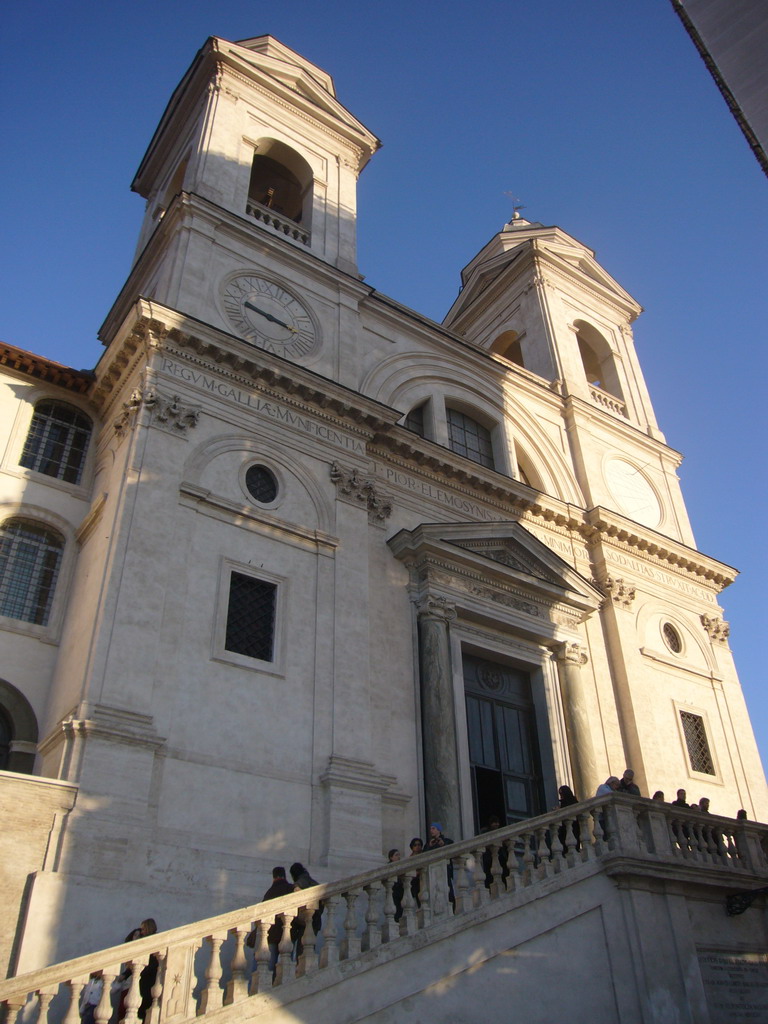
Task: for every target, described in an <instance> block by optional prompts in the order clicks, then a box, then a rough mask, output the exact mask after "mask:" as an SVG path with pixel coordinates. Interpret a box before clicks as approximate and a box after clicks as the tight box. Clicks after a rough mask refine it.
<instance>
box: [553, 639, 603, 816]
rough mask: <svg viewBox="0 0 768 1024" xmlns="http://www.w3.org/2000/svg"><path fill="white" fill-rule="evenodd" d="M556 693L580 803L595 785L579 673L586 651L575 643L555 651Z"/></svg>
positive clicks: (583, 682)
mask: <svg viewBox="0 0 768 1024" xmlns="http://www.w3.org/2000/svg"><path fill="white" fill-rule="evenodd" d="M556 656H557V662H558V668H559V671H560V690H561V692H562V695H563V708H564V711H565V727H566V731H567V733H568V743H569V745H570V748H571V770H572V771H573V785H574V789H575V791H576V795H577V796H578V797H579V799H580V800H586V799H587V798H588V797H591V796H592V795H593V793H594V790H595V787H596V786H597V785H598V779H597V764H596V761H595V748H594V745H593V743H592V729H593V723H591V722H590V720H589V701H588V698H587V680H586V679H585V677H584V673H583V672H582V671H581V669H582V666H583V665H586V663H587V662H588V661H589V658H588V656H587V653H586V651H585V650H584V648H583V647H582V646H581V644H577V643H565V644H563V645H562V647H560V648H559V649H558V651H557V654H556Z"/></svg>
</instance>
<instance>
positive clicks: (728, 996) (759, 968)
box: [699, 953, 768, 1024]
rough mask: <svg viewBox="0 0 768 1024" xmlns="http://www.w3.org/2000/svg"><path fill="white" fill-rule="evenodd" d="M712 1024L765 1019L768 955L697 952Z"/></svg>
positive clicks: (744, 1023) (741, 1023) (753, 1023)
mask: <svg viewBox="0 0 768 1024" xmlns="http://www.w3.org/2000/svg"><path fill="white" fill-rule="evenodd" d="M699 966H700V967H701V977H702V980H703V982H704V989H705V991H706V993H707V1004H708V1006H709V1014H710V1020H711V1021H712V1024H757V1022H758V1021H760V1022H762V1021H766V1020H768V953H699Z"/></svg>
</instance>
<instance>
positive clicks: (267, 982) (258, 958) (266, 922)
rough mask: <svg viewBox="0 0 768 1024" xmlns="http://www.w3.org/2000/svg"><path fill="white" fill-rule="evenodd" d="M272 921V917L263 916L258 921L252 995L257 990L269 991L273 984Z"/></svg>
mask: <svg viewBox="0 0 768 1024" xmlns="http://www.w3.org/2000/svg"><path fill="white" fill-rule="evenodd" d="M271 923H272V920H271V918H262V920H261V921H258V922H257V923H256V927H257V928H258V932H257V936H256V944H255V946H254V949H253V964H254V969H253V974H252V975H251V984H250V987H249V990H248V991H249V994H250V995H255V994H256V993H257V992H262V993H264V992H269V990H270V987H271V985H272V971H271V970H270V968H269V958H270V956H271V951H270V948H269V937H268V935H269V927H270V924H271Z"/></svg>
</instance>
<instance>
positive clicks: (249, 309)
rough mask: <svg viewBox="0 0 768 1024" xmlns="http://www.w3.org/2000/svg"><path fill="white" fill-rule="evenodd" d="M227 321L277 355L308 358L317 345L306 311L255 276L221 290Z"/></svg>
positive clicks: (276, 286)
mask: <svg viewBox="0 0 768 1024" xmlns="http://www.w3.org/2000/svg"><path fill="white" fill-rule="evenodd" d="M222 304H223V307H224V312H225V313H226V315H227V319H228V320H229V322H230V323H231V324H232V326H233V327H234V328H235V330H236V331H237V333H238V334H239V335H240V336H241V337H242V338H245V340H246V341H250V342H251V343H252V344H254V345H258V346H259V348H263V349H266V350H267V351H268V352H274V353H275V354H276V355H279V356H290V357H296V356H307V355H310V353H312V352H313V351H314V350H315V348H316V347H317V344H318V340H319V339H318V335H317V329H316V328H315V324H314V321H313V320H312V317H311V316H310V315H309V313H308V312H307V309H306V308H305V307H304V306H303V305H302V304H301V302H299V300H298V299H297V298H296V296H295V295H293V294H292V293H291V292H289V291H287V290H286V289H285V288H283V287H282V285H279V284H276V283H275V282H274V281H268V280H266V279H265V278H263V277H257V276H256V275H254V274H241V275H239V276H238V277H234V278H232V279H231V280H230V281H229V282H228V283H227V284H226V285H225V286H224V288H223V290H222Z"/></svg>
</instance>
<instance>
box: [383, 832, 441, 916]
mask: <svg viewBox="0 0 768 1024" xmlns="http://www.w3.org/2000/svg"><path fill="white" fill-rule="evenodd" d="M451 843H453V840H452V839H449V838H448V836H445V835H443V826H442V825H441V823H440V822H439V821H433V822H432V824H431V825H430V826H429V836H428V838H427V842H426V844H425V843H424V840H423V839H422V838H421V836H414V837H413V839H412V840H411V841H410V843H409V844H408V847H409V849H410V851H411V852H410V856H411V857H418V855H419V854H420V853H427V852H428V851H429V850H439V849H440V847H441V846H450V845H451ZM400 859H401V854H400V851H399V850H398V848H397V847H396V846H393V847H392V849H391V850H390V851H389V853H388V854H387V861H388V863H390V864H395V863H397V861H399V860H400ZM420 885H421V882H420V879H419V876H418V875H416V877H415V878H412V879H411V896H413V899H414V901H415V903H416V906H417V907H420V906H421V902H420V900H419V889H420ZM448 894H449V899H450V901H451V903H453V901H454V895H453V867H452V866H451V865H450V864H449V865H448ZM404 895H405V888H404V885H403V882H402V881H401V880H400V879H399V878H398V879H397V880H396V881H395V883H394V884H393V886H392V902H393V903H394V905H395V921H399V920H400V918H401V917H402V916H403V896H404Z"/></svg>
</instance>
